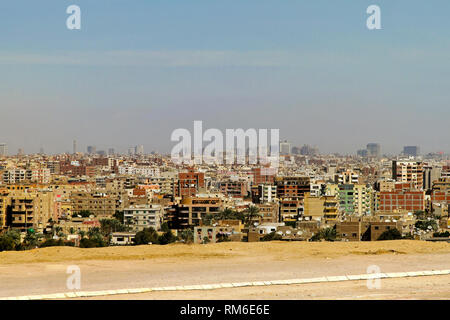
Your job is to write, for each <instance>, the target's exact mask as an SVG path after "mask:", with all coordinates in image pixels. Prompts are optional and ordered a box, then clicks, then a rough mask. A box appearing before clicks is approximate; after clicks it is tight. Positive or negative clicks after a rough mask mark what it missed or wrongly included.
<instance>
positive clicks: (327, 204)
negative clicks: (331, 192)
mask: <svg viewBox="0 0 450 320" xmlns="http://www.w3.org/2000/svg"><path fill="white" fill-rule="evenodd" d="M303 208H304V210H303V215H302V218H303V220H307V221H319V220H320V221H323V222H324V223H325V224H333V223H335V222H336V220H337V219H338V216H339V201H338V198H337V197H336V196H319V197H316V196H314V195H311V194H309V193H306V194H305V199H304V202H303Z"/></svg>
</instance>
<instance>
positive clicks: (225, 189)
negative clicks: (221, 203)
mask: <svg viewBox="0 0 450 320" xmlns="http://www.w3.org/2000/svg"><path fill="white" fill-rule="evenodd" d="M218 186H219V191H220V192H221V193H223V194H225V195H227V196H230V197H234V198H242V197H246V196H247V195H248V184H247V182H246V181H234V180H226V181H220V182H219V184H218Z"/></svg>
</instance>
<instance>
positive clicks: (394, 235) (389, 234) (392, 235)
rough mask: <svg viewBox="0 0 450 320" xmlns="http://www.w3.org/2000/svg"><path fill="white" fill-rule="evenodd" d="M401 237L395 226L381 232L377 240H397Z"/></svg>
mask: <svg viewBox="0 0 450 320" xmlns="http://www.w3.org/2000/svg"><path fill="white" fill-rule="evenodd" d="M399 239H402V234H401V233H400V231H398V230H397V229H396V228H394V229H389V230H386V231H385V232H383V233H382V234H381V235H380V236H379V237H378V239H377V240H399Z"/></svg>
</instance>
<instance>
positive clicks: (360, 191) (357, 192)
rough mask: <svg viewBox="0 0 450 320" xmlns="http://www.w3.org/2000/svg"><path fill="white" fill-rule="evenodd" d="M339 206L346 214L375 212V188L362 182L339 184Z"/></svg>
mask: <svg viewBox="0 0 450 320" xmlns="http://www.w3.org/2000/svg"><path fill="white" fill-rule="evenodd" d="M338 197H339V208H340V211H341V213H342V214H344V215H370V214H371V213H373V200H372V199H373V190H372V189H371V188H370V187H368V186H366V185H361V184H356V185H355V184H343V185H339V193H338Z"/></svg>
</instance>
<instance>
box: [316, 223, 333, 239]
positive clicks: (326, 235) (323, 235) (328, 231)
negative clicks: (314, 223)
mask: <svg viewBox="0 0 450 320" xmlns="http://www.w3.org/2000/svg"><path fill="white" fill-rule="evenodd" d="M336 238H337V233H336V226H334V227H333V228H330V227H328V228H325V229H322V230H320V231H319V232H318V233H316V234H315V235H314V236H312V237H311V241H320V240H325V241H335V240H336Z"/></svg>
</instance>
